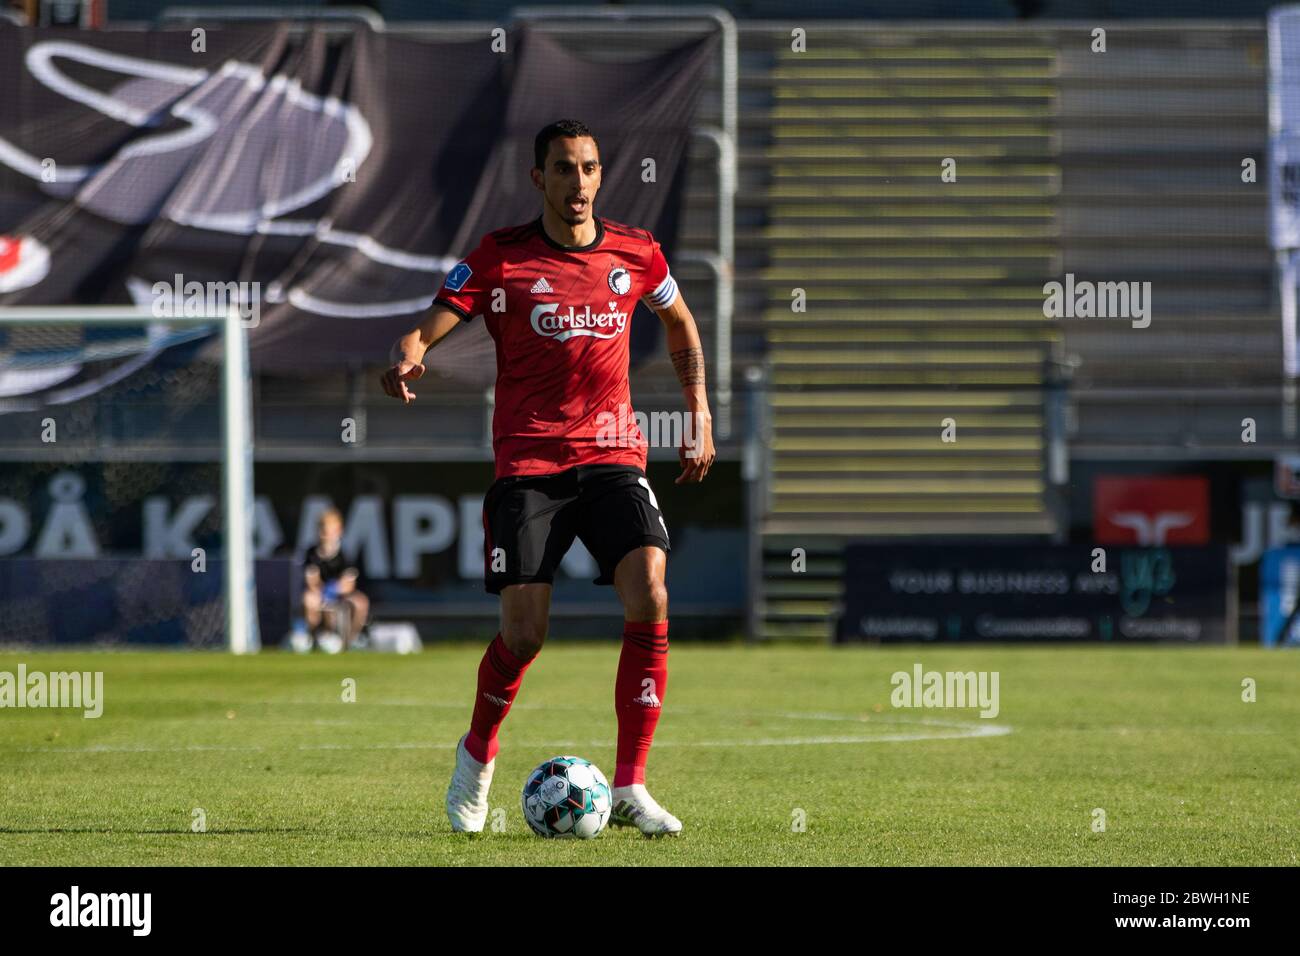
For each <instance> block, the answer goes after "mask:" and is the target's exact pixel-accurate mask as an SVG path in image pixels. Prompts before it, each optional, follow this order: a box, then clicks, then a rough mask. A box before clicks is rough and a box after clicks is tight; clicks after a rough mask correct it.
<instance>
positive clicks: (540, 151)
mask: <svg viewBox="0 0 1300 956" xmlns="http://www.w3.org/2000/svg"><path fill="white" fill-rule="evenodd" d="M560 136H574V137H577V136H590V137H591V139H592V141H593V142H595V144H596V151H597V152H598V153H599V152H600V141H599V140H597V139H596V136H595V134H593V133H592V131H591V130H589V129H587V125H586V124H585V123H581V122H579V121H578V120H573V119H562V120H556V121H555V122H554V123H550V124H548V125H546V126H543V127H542V131H541V132H540V133H538V134H537V138H536V139H535V140H533V166H534V167H536V168H537V169H541V170H545V169H546V151H547V150H549V149H550V148H551V140H553V139H556V138H557V137H560Z"/></svg>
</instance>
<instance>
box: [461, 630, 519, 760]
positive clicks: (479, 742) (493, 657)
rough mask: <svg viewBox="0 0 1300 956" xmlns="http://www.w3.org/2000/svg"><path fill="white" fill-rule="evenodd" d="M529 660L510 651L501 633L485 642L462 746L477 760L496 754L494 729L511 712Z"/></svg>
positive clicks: (498, 728)
mask: <svg viewBox="0 0 1300 956" xmlns="http://www.w3.org/2000/svg"><path fill="white" fill-rule="evenodd" d="M530 663H532V661H521V660H520V659H519V658H517V657H515V655H513V654H511V653H510V650H509V649H508V648H507V647H506V642H505V641H503V640H502V639H501V635H500V633H498V634H497V636H496V639H495V640H493V641H492V643H491V644H489V645H488V649H487V651H486V652H485V653H484V654H483V660H482V661H480V662H479V665H478V696H477V697H475V698H474V716H473V717H471V718H470V723H469V734H468V735H467V736H466V737H465V749H466V750H468V751H469V755H470V756H471V757H473V758H474V759H475V760H477V761H478V762H479V763H487V762H488V761H489V760H491V759H492V758H493V757H495V756H496V755H497V750H498V749H499V748H498V744H497V731H498V730H500V729H501V722H502V721H503V720H505V719H506V714H508V713H510V705H511V704H513V703H514V702H515V695H516V694H517V693H519V685H520V684H522V683H523V682H524V671H526V670H528V665H529V664H530Z"/></svg>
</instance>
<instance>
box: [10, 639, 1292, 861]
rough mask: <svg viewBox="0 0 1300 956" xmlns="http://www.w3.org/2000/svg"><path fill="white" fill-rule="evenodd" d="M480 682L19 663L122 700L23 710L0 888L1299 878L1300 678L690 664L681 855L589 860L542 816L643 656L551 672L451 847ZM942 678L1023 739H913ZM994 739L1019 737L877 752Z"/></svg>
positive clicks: (465, 666) (672, 736) (1195, 665)
mask: <svg viewBox="0 0 1300 956" xmlns="http://www.w3.org/2000/svg"><path fill="white" fill-rule="evenodd" d="M481 653H482V645H477V644H476V645H472V646H471V645H459V646H440V647H438V648H436V649H433V650H430V651H427V652H426V653H424V654H422V655H418V656H415V657H411V658H398V657H385V656H377V655H372V656H368V655H361V654H354V655H350V656H341V657H323V656H312V657H309V658H302V657H291V656H287V655H280V654H265V655H262V656H260V657H254V658H232V657H229V656H225V655H214V654H183V653H123V654H90V653H84V654H65V653H58V654H27V655H21V656H19V655H14V654H7V655H3V656H0V671H10V672H15V671H16V670H17V666H18V664H19V663H20V662H22V663H25V664H26V665H27V667H28V669H29V671H30V670H41V671H54V670H74V669H75V670H86V669H89V670H102V671H103V672H104V685H105V686H104V696H105V700H106V703H105V710H104V715H103V716H102V717H101V718H100V719H98V720H87V719H83V718H82V717H81V715H80V712H74V711H65V710H48V709H46V710H32V709H27V710H10V709H5V710H0V770H2V772H0V863H4V864H10V865H14V864H18V865H30V864H49V865H77V864H87V865H89V864H110V865H112V864H125V865H130V864H180V865H188V864H195V865H214V864H215V865H244V864H259V865H260V864H277V865H284V864H383V865H388V864H439V865H447V864H454V865H469V864H510V865H515V864H517V865H538V864H540V865H556V864H563V863H581V864H610V865H637V864H670V865H683V864H892V865H912V864H977V865H983V864H1013V865H1015V864H1071V865H1073V864H1081V865H1092V864H1114V865H1126V866H1148V865H1180V864H1184V865H1185V864H1193V865H1195V864H1227V865H1261V864H1273V865H1276V864H1287V865H1295V864H1297V863H1300V822H1298V820H1300V813H1298V811H1300V806H1298V805H1297V804H1298V802H1300V800H1298V788H1297V770H1298V769H1300V657H1297V656H1296V655H1295V654H1291V653H1286V652H1264V651H1260V650H1256V649H1201V648H1193V649H1184V648H1167V649H1139V648H1132V647H1129V648H1120V647H1105V648H1095V647H1089V648H1060V649H1057V648H1051V649H1024V648H1001V647H964V648H950V647H914V648H905V649H901V650H896V649H888V650H881V649H878V648H876V649H873V648H852V649H832V648H798V647H777V648H761V649H753V648H743V647H718V646H714V647H699V646H688V645H686V644H685V643H679V644H677V645H675V646H674V648H673V650H672V657H671V662H672V667H671V671H670V680H669V686H668V693H667V701H666V707H665V710H664V713H663V718H662V720H661V722H660V725H659V733H658V743H657V746H656V749H655V751H654V753H653V754H652V755H651V762H650V773H649V784H650V787H651V791H652V792H653V793H654V794H655V795H656V797H657V798H658V799H659V800H660V801H661V802H662V803H663V804H664V805H665V806H667V807H668V808H669V809H670V810H672V811H673V812H674V813H676V814H677V815H678V816H679V817H681V818H682V820H683V821H684V823H685V826H686V829H685V833H684V834H683V835H682V837H681V838H679V839H677V840H659V841H648V840H644V839H642V838H640V837H639V836H637V835H635V834H633V833H631V832H629V831H626V830H607V831H606V832H605V833H603V834H602V835H601V836H600V838H599V839H597V840H594V841H590V842H587V843H582V842H577V841H546V840H541V839H538V838H537V837H535V836H533V835H532V834H531V833H530V832H529V830H528V829H527V826H526V825H525V823H524V822H523V819H522V816H521V814H520V811H519V789H520V787H521V786H522V784H523V780H524V777H525V775H526V774H527V772H528V771H529V770H530V769H531V768H532V767H533V766H534V765H536V764H537V763H539V762H540V761H541V760H543V759H544V758H546V757H549V756H551V755H553V754H555V753H562V752H570V753H577V754H580V755H582V756H585V757H587V758H588V759H590V760H592V761H594V762H595V763H596V764H597V765H599V766H600V767H602V768H603V769H604V770H605V771H606V773H607V774H609V775H611V776H612V772H613V758H614V749H613V740H614V731H615V722H614V714H613V707H612V693H613V691H612V685H613V678H614V671H615V666H616V661H617V658H618V650H617V646H616V645H614V644H602V645H589V644H588V645H564V644H562V643H555V644H553V645H552V646H550V647H548V648H547V650H546V651H545V652H544V653H543V654H542V656H541V658H539V660H538V661H537V662H536V663H535V664H534V665H533V668H532V669H531V670H530V671H529V673H528V675H527V678H526V680H525V682H524V687H523V691H522V693H521V695H520V698H519V700H518V702H517V704H516V707H515V710H514V711H513V712H512V713H511V715H510V717H509V719H508V720H507V722H506V725H505V729H504V731H503V733H502V753H501V756H500V757H499V759H498V766H497V775H496V783H495V785H494V788H493V793H492V799H493V806H494V807H496V806H500V807H502V808H504V810H505V827H504V830H503V832H488V833H485V834H484V835H482V836H479V837H467V836H463V835H462V836H454V835H453V834H451V832H450V830H449V827H448V825H447V822H446V818H445V816H444V815H443V811H442V798H443V793H444V789H445V786H446V781H447V778H448V775H449V773H450V768H451V760H452V749H451V748H452V745H453V744H454V743H455V741H456V739H457V738H458V737H459V736H460V734H461V732H462V731H463V729H464V727H465V725H466V723H467V720H468V713H469V707H470V703H471V700H472V696H473V681H474V675H475V672H476V669H477V666H478V661H479V657H480V655H481ZM918 661H919V662H921V663H922V664H923V665H924V666H925V668H926V669H927V670H963V671H964V670H985V671H998V672H999V674H1000V691H1001V713H1000V714H999V715H998V716H997V717H996V718H995V719H993V720H983V719H981V718H980V717H978V716H977V714H976V712H975V711H973V710H963V711H955V710H947V711H944V710H923V711H922V710H894V709H893V708H892V707H891V706H890V691H891V685H890V675H891V674H892V673H893V672H894V671H896V670H907V671H910V670H911V668H912V665H913V663H915V662H918ZM1245 677H1252V678H1254V679H1255V680H1256V681H1257V683H1258V701H1257V702H1255V703H1244V702H1243V701H1242V700H1241V682H1242V679H1243V678H1245ZM345 678H353V679H355V681H356V688H357V702H356V703H343V702H342V701H341V699H340V697H341V685H342V682H343V680H344V679H345ZM918 720H927V721H934V720H938V721H944V722H953V723H956V724H957V725H958V726H957V727H956V728H954V727H951V726H949V725H948V724H947V723H944V724H921V723H917V721H918ZM989 725H997V726H999V727H1006V728H1010V733H1007V734H1005V735H1002V736H983V737H969V738H957V739H925V740H917V739H892V740H891V739H881V738H890V737H893V738H899V737H906V736H908V735H915V734H917V733H920V732H947V733H955V732H964V731H966V730H970V729H972V728H984V729H987V728H988V726H989ZM826 738H850V739H851V740H852V741H854V742H833V741H827V740H826ZM757 740H766V741H769V742H768V743H766V744H762V745H752V742H753V741H757ZM819 740H820V741H821V742H817V741H819ZM745 741H749V742H751V745H745V744H744V742H745ZM777 741H779V742H780V743H777ZM792 741H802V742H798V743H794V742H792ZM196 808H201V809H202V810H203V811H204V812H205V814H206V819H207V832H206V833H194V832H191V819H192V811H194V810H195V809H196ZM1094 808H1102V809H1104V810H1105V812H1106V830H1105V832H1104V833H1095V832H1093V830H1092V826H1091V824H1092V821H1093V810H1094ZM796 810H802V811H804V812H805V814H806V821H807V829H806V831H805V832H794V830H793V828H792V820H793V819H794V816H795V813H796Z"/></svg>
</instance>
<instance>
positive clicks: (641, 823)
mask: <svg viewBox="0 0 1300 956" xmlns="http://www.w3.org/2000/svg"><path fill="white" fill-rule="evenodd" d="M613 801H614V809H613V812H611V813H610V815H609V822H610V825H611V826H616V827H636V828H637V829H638V830H640V831H641V832H642V833H644V834H645V835H646V836H648V837H660V836H677V835H678V834H679V833H681V832H682V821H681V820H678V819H677V818H676V817H675V816H673V815H672V814H671V813H669V812H668V811H667V810H665V809H664V808H663V807H661V806H659V804H658V803H656V802H655V798H654V797H652V796H650V793H649V791H647V790H646V788H645V784H643V783H634V784H632V785H631V786H628V787H615V788H614V794H613Z"/></svg>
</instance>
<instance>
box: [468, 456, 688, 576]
mask: <svg viewBox="0 0 1300 956" xmlns="http://www.w3.org/2000/svg"><path fill="white" fill-rule="evenodd" d="M483 536H484V540H483V565H484V576H485V578H486V584H487V591H488V593H489V594H500V593H501V589H502V588H504V587H506V586H507V585H510V584H529V583H537V582H540V583H545V584H550V583H551V582H552V581H553V580H554V579H555V569H556V568H557V567H558V566H559V564H560V559H561V558H563V557H564V555H565V552H567V551H568V550H569V547H570V545H572V544H573V539H574V538H575V537H576V538H579V539H580V540H581V541H582V543H583V544H584V545H586V548H587V550H588V551H590V552H591V555H592V557H594V558H595V559H596V563H597V564H598V565H599V566H600V577H598V578H596V581H595V583H596V584H613V583H614V568H615V567H617V566H618V562H619V561H620V560H622V558H623V556H624V555H626V554H627V553H628V552H629V551H633V550H635V549H636V548H641V547H645V546H647V545H653V546H655V547H659V548H663V550H664V551H668V550H669V547H668V527H667V525H665V524H664V519H663V515H662V514H660V512H659V502H658V501H657V500H656V499H655V495H654V492H653V491H651V490H650V483H649V482H648V481H646V477H645V472H644V471H642V470H641V469H640V468H637V467H635V466H633V465H579V466H578V467H576V468H570V469H569V470H568V471H562V472H560V473H559V474H555V475H513V476H507V477H505V478H498V479H497V480H496V481H494V482H493V483H492V487H491V488H489V489H488V493H487V495H486V496H485V497H484V498H483Z"/></svg>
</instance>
